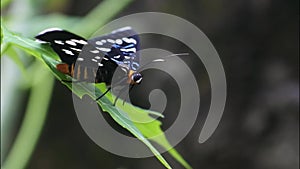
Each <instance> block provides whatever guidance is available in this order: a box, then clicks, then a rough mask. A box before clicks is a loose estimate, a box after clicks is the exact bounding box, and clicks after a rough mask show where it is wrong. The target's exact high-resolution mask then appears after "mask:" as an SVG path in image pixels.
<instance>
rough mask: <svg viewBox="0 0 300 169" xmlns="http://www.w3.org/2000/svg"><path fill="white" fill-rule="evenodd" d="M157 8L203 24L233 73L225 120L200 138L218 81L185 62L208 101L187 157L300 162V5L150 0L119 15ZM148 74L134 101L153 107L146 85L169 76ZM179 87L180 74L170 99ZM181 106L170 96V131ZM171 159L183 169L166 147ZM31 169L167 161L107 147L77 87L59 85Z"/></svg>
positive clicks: (292, 168)
mask: <svg viewBox="0 0 300 169" xmlns="http://www.w3.org/2000/svg"><path fill="white" fill-rule="evenodd" d="M98 3H99V1H96V0H92V1H84V0H69V1H66V4H65V5H63V6H62V7H60V8H54V7H48V8H46V9H45V13H51V12H62V13H65V14H68V15H76V16H84V15H85V14H86V13H88V12H89V11H90V10H91V9H92V8H93V7H94V5H96V4H98ZM149 11H155V12H165V13H170V14H173V15H177V16H179V17H182V18H184V19H186V20H188V21H190V22H192V23H193V24H195V25H196V26H198V27H199V28H200V29H201V30H202V31H203V32H204V33H205V34H206V35H207V36H208V38H209V39H210V40H211V42H212V43H213V45H214V46H215V48H216V50H217V51H218V53H219V55H220V58H221V60H222V62H223V65H224V69H225V73H226V78H227V85H228V90H227V93H228V97H227V102H226V107H225V111H224V115H223V118H222V120H221V123H220V124H219V126H218V128H217V130H216V132H215V133H214V134H213V136H212V137H211V138H210V139H209V140H208V141H206V142H205V143H204V144H199V143H198V141H197V139H198V137H199V133H200V131H201V128H202V126H203V122H204V120H205V118H206V115H207V111H208V108H209V104H210V84H209V81H208V75H207V73H206V71H205V68H204V66H203V65H202V63H201V61H200V60H196V57H187V58H183V60H184V61H185V62H186V63H187V64H189V66H190V67H191V68H192V71H193V72H194V73H195V77H196V79H197V80H198V85H199V88H200V92H201V107H200V109H199V116H198V119H197V122H196V123H195V125H194V127H193V128H192V130H191V132H190V133H189V134H188V135H187V137H186V138H185V139H184V140H183V141H182V142H181V143H180V144H178V145H177V146H176V147H175V148H176V149H177V150H178V151H179V152H180V153H181V155H182V156H183V157H184V158H185V159H186V160H187V161H188V162H189V163H190V164H191V165H192V166H193V167H194V168H195V169H201V168H202V169H204V168H206V169H297V168H299V1H298V0H288V1H279V0H248V1H237V0H236V1H234V0H231V1H230V0H225V1H214V0H212V1H203V0H198V1H196V0H194V1H192V0H185V1H184V0H177V1H172V0H163V1H151V0H141V1H134V2H133V3H131V4H130V5H129V6H128V7H127V8H126V9H125V10H123V11H122V12H121V13H120V14H119V15H118V16H120V17H121V16H124V15H128V14H133V13H136V12H149ZM118 16H117V17H116V18H118ZM50 27H51V26H50ZM170 29H171V28H170ZM144 37H145V39H146V36H144ZM179 46H182V44H180V43H178V42H176V41H175V40H174V39H170V38H168V37H161V36H157V35H153V36H151V37H150V38H148V41H147V42H145V43H144V44H143V47H144V48H147V47H159V48H165V49H169V50H170V51H173V52H175V53H176V52H177V53H180V52H185V51H182V50H178V47H179ZM181 49H182V48H181ZM185 50H187V51H188V50H189V49H185ZM144 74H145V75H144V77H145V83H143V84H142V85H140V86H138V87H137V88H136V89H135V90H134V91H133V92H132V93H131V96H130V97H131V99H132V102H133V103H134V104H136V105H139V106H141V107H144V108H147V107H149V102H148V100H147V98H148V96H147V91H150V90H151V88H154V87H153V86H152V87H151V84H152V83H151V81H157V80H155V79H159V78H158V77H160V76H164V75H163V74H161V73H159V72H155V71H152V72H151V70H148V71H145V72H144ZM146 82H147V83H146ZM148 82H149V83H148ZM172 83H173V81H172V80H165V81H163V82H160V87H161V88H162V89H163V90H165V91H166V94H167V97H168V93H169V94H170V95H171V93H172V94H173V96H174V95H175V96H176V89H177V88H176V85H172ZM170 84H171V85H170ZM143 91H146V92H143ZM173 98H174V97H173ZM177 102H178V100H177V99H173V100H171V99H170V100H168V106H167V109H166V111H165V112H164V114H165V115H166V118H165V119H161V120H162V122H163V126H162V127H163V128H164V129H166V128H168V127H169V126H170V125H172V122H174V120H175V119H176V115H177V114H176V111H175V112H174V111H171V109H172V106H171V105H176V103H177ZM174 103H175V104H174ZM170 106H171V107H170ZM173 109H176V107H175V108H174V107H173ZM107 119H108V118H107ZM111 123H113V122H111ZM112 125H114V124H112ZM164 156H165V157H166V159H167V160H168V161H170V164H171V165H172V166H174V168H181V166H180V165H179V164H178V163H177V162H176V161H175V160H174V159H173V158H172V157H171V156H170V155H168V154H167V153H164ZM27 168H28V169H41V168H43V169H54V168H57V169H60V168H61V169H62V168H72V169H96V168H105V169H116V168H118V169H121V168H122V169H153V168H163V166H162V165H161V164H160V163H159V162H158V161H157V159H156V158H154V157H152V158H145V159H131V158H125V157H120V156H117V155H114V154H111V153H109V152H107V151H105V150H103V149H101V148H100V147H98V146H97V145H96V144H95V143H93V141H92V140H90V139H89V137H88V136H87V135H86V134H85V132H84V131H83V129H82V128H81V126H80V124H79V122H78V120H77V116H76V113H75V112H74V109H73V104H72V95H71V92H70V91H69V89H67V88H66V87H65V86H64V85H62V84H61V83H60V82H59V81H56V84H55V89H54V93H53V97H52V101H51V105H50V109H49V112H48V117H47V121H46V124H45V126H44V129H43V132H42V135H41V138H40V140H39V143H38V145H37V147H36V149H35V151H34V153H33V156H32V158H31V160H30V162H29V164H28V167H27Z"/></svg>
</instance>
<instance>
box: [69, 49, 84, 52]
mask: <svg viewBox="0 0 300 169" xmlns="http://www.w3.org/2000/svg"><path fill="white" fill-rule="evenodd" d="M70 49H72V50H75V51H78V52H81V51H82V50H81V49H77V48H70Z"/></svg>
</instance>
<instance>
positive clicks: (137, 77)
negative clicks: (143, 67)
mask: <svg viewBox="0 0 300 169" xmlns="http://www.w3.org/2000/svg"><path fill="white" fill-rule="evenodd" d="M142 80H143V76H142V75H141V74H140V73H133V74H132V76H131V83H132V84H140V83H141V82H142Z"/></svg>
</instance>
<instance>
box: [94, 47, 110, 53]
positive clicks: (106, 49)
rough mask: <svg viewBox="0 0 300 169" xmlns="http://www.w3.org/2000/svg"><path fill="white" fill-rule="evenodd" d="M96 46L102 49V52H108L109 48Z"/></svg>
mask: <svg viewBox="0 0 300 169" xmlns="http://www.w3.org/2000/svg"><path fill="white" fill-rule="evenodd" d="M96 48H97V49H99V50H101V51H103V52H110V49H109V48H99V47H96Z"/></svg>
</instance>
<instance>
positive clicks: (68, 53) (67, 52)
mask: <svg viewBox="0 0 300 169" xmlns="http://www.w3.org/2000/svg"><path fill="white" fill-rule="evenodd" d="M62 51H64V52H65V53H66V54H67V55H74V53H73V52H72V51H70V50H68V49H62Z"/></svg>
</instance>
